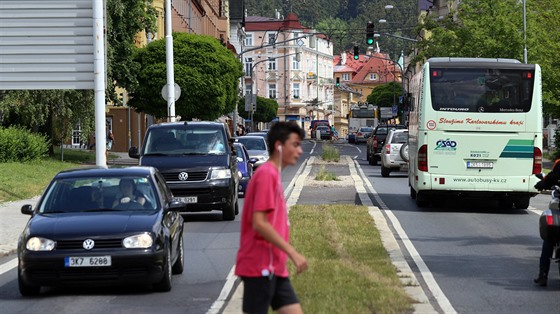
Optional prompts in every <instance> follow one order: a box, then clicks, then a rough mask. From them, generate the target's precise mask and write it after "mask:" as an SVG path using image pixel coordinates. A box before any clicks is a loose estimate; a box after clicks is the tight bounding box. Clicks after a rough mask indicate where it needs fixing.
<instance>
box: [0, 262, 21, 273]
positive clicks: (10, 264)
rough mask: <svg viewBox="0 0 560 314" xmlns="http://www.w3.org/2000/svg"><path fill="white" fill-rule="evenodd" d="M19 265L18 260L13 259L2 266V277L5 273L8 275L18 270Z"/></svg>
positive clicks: (0, 266) (0, 269) (0, 267)
mask: <svg viewBox="0 0 560 314" xmlns="http://www.w3.org/2000/svg"><path fill="white" fill-rule="evenodd" d="M17 264H18V260H17V258H13V259H11V260H9V261H7V262H6V263H4V264H2V265H0V275H3V274H4V273H7V272H9V271H10V270H12V269H14V268H16V267H17Z"/></svg>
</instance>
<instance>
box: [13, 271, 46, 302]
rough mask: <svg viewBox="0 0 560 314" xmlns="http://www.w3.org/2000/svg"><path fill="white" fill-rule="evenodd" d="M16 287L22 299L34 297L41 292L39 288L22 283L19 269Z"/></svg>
mask: <svg viewBox="0 0 560 314" xmlns="http://www.w3.org/2000/svg"><path fill="white" fill-rule="evenodd" d="M18 287H19V293H20V294H21V295H22V296H24V297H31V296H36V295H39V293H40V292H41V286H32V285H28V284H26V283H25V282H24V281H23V278H22V276H21V270H19V268H18Z"/></svg>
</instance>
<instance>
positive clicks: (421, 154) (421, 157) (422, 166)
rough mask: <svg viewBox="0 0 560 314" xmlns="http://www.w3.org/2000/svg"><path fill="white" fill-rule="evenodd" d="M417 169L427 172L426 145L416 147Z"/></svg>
mask: <svg viewBox="0 0 560 314" xmlns="http://www.w3.org/2000/svg"><path fill="white" fill-rule="evenodd" d="M418 170H419V171H424V172H428V145H425V144H424V145H422V146H420V148H419V149H418Z"/></svg>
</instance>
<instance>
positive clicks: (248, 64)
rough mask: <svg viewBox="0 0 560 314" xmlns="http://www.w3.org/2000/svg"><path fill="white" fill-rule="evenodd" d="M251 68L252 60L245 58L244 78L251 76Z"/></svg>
mask: <svg viewBox="0 0 560 314" xmlns="http://www.w3.org/2000/svg"><path fill="white" fill-rule="evenodd" d="M252 67H253V58H245V76H251V68H252Z"/></svg>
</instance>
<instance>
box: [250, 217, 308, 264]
mask: <svg viewBox="0 0 560 314" xmlns="http://www.w3.org/2000/svg"><path fill="white" fill-rule="evenodd" d="M253 229H255V231H256V232H257V233H258V234H260V235H261V236H262V237H263V238H264V239H265V240H267V241H268V242H270V243H272V245H274V246H276V247H277V248H279V249H280V250H282V251H284V252H285V253H286V254H288V257H289V258H290V259H291V260H292V262H293V263H294V265H295V266H296V270H297V273H298V274H299V273H301V272H302V271H304V270H306V269H307V260H306V259H305V257H304V256H303V255H301V254H299V252H298V251H296V250H295V249H294V247H293V246H291V245H290V244H289V243H288V242H286V241H285V240H284V238H282V237H281V236H280V234H278V232H276V230H275V229H274V227H272V225H271V224H270V222H269V221H268V219H267V212H266V211H256V212H254V213H253Z"/></svg>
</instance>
